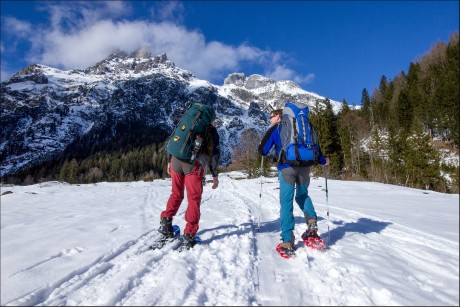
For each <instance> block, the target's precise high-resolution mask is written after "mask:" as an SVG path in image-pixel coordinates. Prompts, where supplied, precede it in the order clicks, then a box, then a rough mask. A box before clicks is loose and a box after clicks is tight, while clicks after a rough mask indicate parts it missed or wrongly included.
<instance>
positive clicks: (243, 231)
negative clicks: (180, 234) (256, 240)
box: [197, 223, 254, 244]
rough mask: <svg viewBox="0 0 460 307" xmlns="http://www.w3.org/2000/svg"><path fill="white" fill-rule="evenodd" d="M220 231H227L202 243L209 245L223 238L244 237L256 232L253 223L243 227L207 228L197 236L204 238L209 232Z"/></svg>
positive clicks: (228, 225) (222, 226)
mask: <svg viewBox="0 0 460 307" xmlns="http://www.w3.org/2000/svg"><path fill="white" fill-rule="evenodd" d="M229 229H233V230H231V231H229ZM219 230H225V232H223V233H221V234H218V235H214V236H212V237H211V238H209V239H206V240H202V242H203V243H205V244H209V243H211V242H212V241H215V240H220V239H221V238H224V237H228V236H231V235H242V234H246V233H249V232H252V231H254V224H253V223H243V224H241V225H230V224H227V225H221V226H218V227H214V228H207V229H203V230H201V231H198V233H197V235H199V236H200V237H202V236H203V234H204V233H206V232H208V231H211V232H215V231H217V232H219Z"/></svg>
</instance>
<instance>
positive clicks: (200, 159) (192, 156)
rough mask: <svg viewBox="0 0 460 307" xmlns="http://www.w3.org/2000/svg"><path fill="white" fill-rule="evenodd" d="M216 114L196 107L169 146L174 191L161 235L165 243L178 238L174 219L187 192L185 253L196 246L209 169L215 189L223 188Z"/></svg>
mask: <svg viewBox="0 0 460 307" xmlns="http://www.w3.org/2000/svg"><path fill="white" fill-rule="evenodd" d="M215 118H216V114H215V112H214V110H213V108H212V106H210V105H207V104H202V103H193V104H192V105H191V106H190V107H189V108H188V109H187V110H186V112H185V113H184V115H183V117H182V118H181V120H180V121H179V123H178V124H177V126H176V128H175V130H174V131H173V133H172V134H171V136H170V137H169V139H168V141H167V144H166V151H167V158H168V169H167V171H168V174H170V175H171V183H172V191H171V195H170V197H169V199H168V202H167V204H166V209H165V210H164V211H163V212H161V214H160V227H159V229H158V231H159V232H160V234H161V235H162V238H161V239H163V240H165V241H166V240H168V239H173V238H174V236H175V233H174V230H173V224H172V219H173V217H174V216H175V215H176V213H177V211H178V210H179V207H180V205H181V203H182V200H183V199H184V189H186V190H187V200H188V206H187V209H186V211H185V221H186V226H185V229H184V234H183V236H182V238H183V241H182V243H183V244H182V247H181V249H190V248H192V247H193V246H194V245H195V244H196V238H195V236H196V233H197V231H198V228H199V221H200V204H201V196H202V193H203V184H204V180H203V179H204V176H205V170H206V168H207V167H209V170H210V172H211V174H212V180H213V185H212V188H213V189H216V188H217V187H218V186H219V180H218V177H217V175H218V173H217V166H218V164H219V158H220V148H219V134H218V133H217V129H216V128H215V127H214V125H213V123H214V121H215Z"/></svg>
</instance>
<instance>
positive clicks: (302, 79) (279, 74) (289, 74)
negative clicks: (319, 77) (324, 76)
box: [266, 65, 315, 84]
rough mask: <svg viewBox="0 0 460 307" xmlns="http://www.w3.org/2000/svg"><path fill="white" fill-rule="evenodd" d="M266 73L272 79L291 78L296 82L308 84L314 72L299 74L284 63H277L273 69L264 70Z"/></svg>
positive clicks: (313, 76)
mask: <svg viewBox="0 0 460 307" xmlns="http://www.w3.org/2000/svg"><path fill="white" fill-rule="evenodd" d="M266 75H267V77H269V78H272V79H274V80H293V81H294V82H296V83H298V84H309V83H311V82H312V81H313V79H314V78H315V75H314V74H307V75H305V76H302V75H299V74H297V73H296V72H295V71H294V70H292V69H290V68H287V67H286V66H284V65H277V66H276V67H275V68H274V69H273V70H271V71H268V72H266Z"/></svg>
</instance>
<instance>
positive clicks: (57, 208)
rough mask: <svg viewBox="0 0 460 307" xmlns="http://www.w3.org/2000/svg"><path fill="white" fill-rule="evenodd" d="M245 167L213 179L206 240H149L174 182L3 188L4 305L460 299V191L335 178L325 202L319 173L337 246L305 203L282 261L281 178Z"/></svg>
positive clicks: (322, 218)
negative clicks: (313, 232)
mask: <svg viewBox="0 0 460 307" xmlns="http://www.w3.org/2000/svg"><path fill="white" fill-rule="evenodd" d="M237 176H238V173H223V174H220V175H219V178H220V186H219V188H217V189H216V190H212V189H211V184H209V183H208V184H207V185H206V186H205V187H204V193H203V200H202V207H201V223H200V230H199V232H198V235H199V236H200V237H201V239H202V241H203V242H202V244H201V245H199V246H196V247H195V248H194V249H192V250H190V251H185V252H181V253H179V252H178V251H177V250H174V247H175V246H174V244H172V245H169V246H168V247H166V248H164V249H162V250H157V251H152V250H149V249H148V245H149V243H151V242H152V240H153V239H154V238H155V237H156V236H157V231H156V230H157V228H158V226H159V215H160V212H161V211H162V210H164V208H165V204H166V201H167V199H168V197H169V193H170V189H171V181H170V180H155V181H153V182H128V183H97V184H88V185H69V184H66V183H59V182H47V183H43V184H37V185H32V186H2V187H1V193H2V194H3V195H2V196H1V302H0V303H1V305H3V306H5V305H11V306H17V305H22V306H31V305H45V306H67V305H79V306H91V305H93V306H95V305H97V306H101V305H112V306H115V305H123V306H125V305H126V306H129V305H153V306H167V305H174V306H180V305H205V306H213V305H221V306H222V305H223V306H258V305H263V306H267V305H278V306H280V305H281V306H298V305H304V306H305V305H324V306H328V305H374V306H377V305H380V306H381V305H406V306H407V305H438V306H440V305H451V306H455V305H456V306H458V305H459V196H458V194H456V195H449V194H442V193H437V192H432V191H423V190H417V189H410V188H403V187H398V186H394V185H385V184H380V183H369V182H349V181H337V180H328V188H329V197H328V200H327V201H326V194H325V191H324V187H325V180H324V178H317V179H312V182H311V185H310V196H311V197H312V199H313V202H314V204H315V206H316V210H317V213H318V216H319V223H318V224H319V225H318V226H319V230H320V235H321V236H322V237H323V239H325V240H326V241H327V242H328V249H327V250H326V251H324V252H318V251H313V250H310V249H308V250H307V249H306V248H305V247H304V246H303V243H302V242H301V239H300V235H301V234H302V232H303V231H304V230H305V228H306V226H305V222H304V220H303V214H302V213H301V211H300V209H299V208H298V207H297V206H295V210H294V215H295V220H296V229H295V235H296V238H297V239H296V240H297V243H296V244H295V246H296V248H297V257H296V258H295V259H283V258H281V257H280V256H279V255H278V254H277V253H276V251H275V246H276V245H277V244H278V243H279V188H278V187H279V185H278V179H277V178H258V179H252V180H248V179H240V180H237V179H235V178H236V177H237ZM208 179H209V178H208ZM261 190H262V196H260V191H261ZM8 192H12V193H8ZM186 205H187V201H186V200H184V202H183V204H182V207H181V209H180V210H179V213H178V215H177V216H176V218H175V219H174V223H175V224H177V225H179V226H180V227H181V229H184V227H185V221H184V211H185V208H186ZM328 210H329V213H330V216H329V219H328V218H327V211H328ZM259 216H260V226H261V227H260V231H259V232H258V231H256V226H257V224H258V218H259Z"/></svg>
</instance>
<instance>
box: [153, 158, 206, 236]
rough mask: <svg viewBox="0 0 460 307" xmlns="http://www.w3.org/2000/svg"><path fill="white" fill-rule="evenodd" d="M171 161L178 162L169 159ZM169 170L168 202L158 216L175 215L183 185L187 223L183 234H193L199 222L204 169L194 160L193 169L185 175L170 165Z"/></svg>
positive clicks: (182, 197) (182, 192) (181, 197)
mask: <svg viewBox="0 0 460 307" xmlns="http://www.w3.org/2000/svg"><path fill="white" fill-rule="evenodd" d="M173 159H174V158H173ZM171 163H178V162H177V161H171ZM179 163H180V162H179ZM188 165H190V164H188ZM190 166H191V165H190ZM169 172H170V174H171V181H172V191H171V196H169V199H168V203H167V204H166V210H165V211H163V212H161V215H160V218H164V217H170V218H172V217H173V216H175V215H176V213H177V211H178V210H179V207H180V205H181V203H182V200H183V199H184V185H185V188H186V189H187V200H188V206H187V210H186V211H185V221H186V222H187V225H186V226H185V229H184V234H185V233H187V234H190V235H192V236H194V235H195V234H196V233H197V231H198V228H199V227H198V223H199V222H200V204H201V194H202V193H203V184H202V181H201V180H202V178H203V175H204V170H203V168H202V167H201V165H200V164H199V163H198V162H195V166H194V169H193V171H192V172H190V173H188V174H187V175H184V174H181V173H178V172H175V171H174V169H173V167H172V166H171V165H170V167H169Z"/></svg>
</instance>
